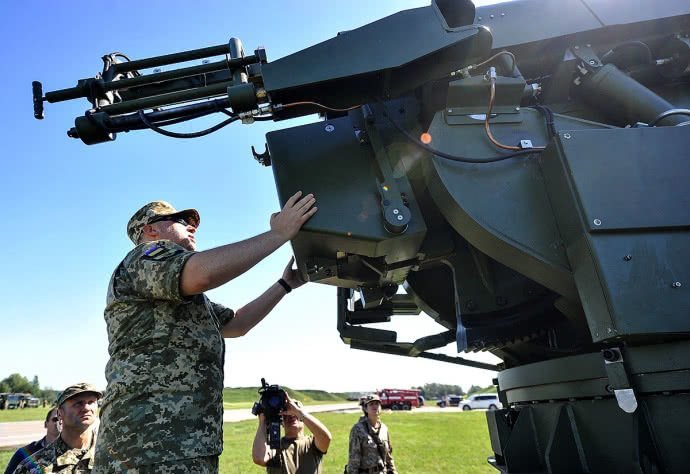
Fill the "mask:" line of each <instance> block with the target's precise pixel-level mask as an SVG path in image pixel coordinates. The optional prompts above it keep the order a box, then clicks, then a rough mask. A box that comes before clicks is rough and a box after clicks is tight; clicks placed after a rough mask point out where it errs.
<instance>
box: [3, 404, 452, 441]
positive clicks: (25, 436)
mask: <svg viewBox="0 0 690 474" xmlns="http://www.w3.org/2000/svg"><path fill="white" fill-rule="evenodd" d="M307 410H308V411H309V412H310V413H322V412H340V413H353V414H354V413H359V412H360V408H359V406H358V405H357V403H355V402H350V403H333V404H328V405H308V406H307ZM458 411H462V410H460V409H459V408H455V407H449V408H439V407H437V406H425V407H422V408H415V409H413V410H412V411H410V412H409V413H411V414H414V413H428V412H445V413H454V412H458ZM252 419H254V415H252V413H251V410H250V409H249V408H238V409H234V410H225V412H224V413H223V421H224V422H225V423H235V422H238V421H246V420H252ZM44 435H45V428H43V422H42V421H16V422H8V423H0V448H9V447H15V446H24V445H25V444H29V443H30V442H32V441H36V440H37V439H41V438H42V437H43V436H44Z"/></svg>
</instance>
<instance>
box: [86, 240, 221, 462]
mask: <svg viewBox="0 0 690 474" xmlns="http://www.w3.org/2000/svg"><path fill="white" fill-rule="evenodd" d="M192 255H194V252H190V251H187V250H185V249H184V248H182V247H180V246H179V245H177V244H175V243H173V242H170V241H167V240H159V241H155V242H147V243H143V244H140V245H138V246H137V247H135V248H134V250H132V251H131V252H130V253H129V254H127V256H126V257H125V258H124V260H123V261H122V262H121V263H120V265H119V266H118V267H117V269H116V270H115V272H114V273H113V276H112V278H111V280H110V285H109V288H108V299H107V306H106V309H105V321H106V324H107V327H108V341H109V346H108V352H109V353H110V360H109V361H108V364H107V366H106V378H107V380H108V386H107V389H106V393H105V397H104V403H103V406H102V408H101V427H100V432H99V442H98V446H97V448H96V469H95V472H116V471H126V470H128V469H130V468H132V467H134V466H142V465H148V464H154V463H162V462H172V461H175V460H178V459H184V458H195V457H203V456H213V455H217V454H220V452H221V451H222V449H223V393H222V392H223V363H224V358H225V342H224V340H223V336H222V327H223V326H224V325H225V324H226V323H227V322H228V321H230V320H231V319H232V317H233V312H232V311H231V310H229V309H228V308H225V307H224V306H221V305H219V304H215V303H212V302H211V301H209V299H208V298H207V297H206V296H205V295H203V294H200V295H195V296H192V297H184V296H182V295H181V294H180V275H181V273H182V268H183V267H184V265H185V263H186V262H187V260H188V259H189V258H190V257H191V256H192Z"/></svg>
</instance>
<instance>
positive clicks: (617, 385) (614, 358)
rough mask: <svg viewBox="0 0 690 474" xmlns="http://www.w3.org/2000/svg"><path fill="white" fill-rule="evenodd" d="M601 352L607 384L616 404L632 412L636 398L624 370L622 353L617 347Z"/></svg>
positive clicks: (635, 406)
mask: <svg viewBox="0 0 690 474" xmlns="http://www.w3.org/2000/svg"><path fill="white" fill-rule="evenodd" d="M601 353H602V355H603V356H604V367H605V368H606V375H607V377H608V379H609V386H610V387H611V390H613V393H614V395H615V396H616V401H617V402H618V406H619V407H620V409H621V410H623V411H624V412H626V413H634V412H635V410H637V398H636V397H635V392H634V391H633V389H632V385H631V383H630V379H629V378H628V373H627V371H626V370H625V364H624V360H623V353H622V352H621V350H620V349H619V348H617V347H611V348H608V349H604V350H602V351H601Z"/></svg>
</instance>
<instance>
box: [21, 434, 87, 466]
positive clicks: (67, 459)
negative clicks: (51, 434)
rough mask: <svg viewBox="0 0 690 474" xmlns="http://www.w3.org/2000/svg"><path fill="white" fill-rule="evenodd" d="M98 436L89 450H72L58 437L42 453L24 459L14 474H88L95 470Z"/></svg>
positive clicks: (38, 452)
mask: <svg viewBox="0 0 690 474" xmlns="http://www.w3.org/2000/svg"><path fill="white" fill-rule="evenodd" d="M95 445H96V435H95V433H94V435H93V437H92V439H91V446H90V447H89V448H88V449H72V448H70V447H69V446H67V444H66V443H65V442H64V441H63V440H62V437H58V439H56V440H55V441H53V442H52V443H50V444H49V445H48V446H46V447H45V448H43V449H41V450H40V451H37V452H35V453H34V454H32V455H31V456H29V457H28V458H26V459H24V460H23V461H22V462H21V464H19V466H17V469H15V470H14V474H48V473H53V474H58V473H59V474H67V473H69V474H88V473H90V472H91V469H93V462H94V447H95Z"/></svg>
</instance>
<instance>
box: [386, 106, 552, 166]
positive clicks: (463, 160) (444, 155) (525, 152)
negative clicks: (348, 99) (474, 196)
mask: <svg viewBox="0 0 690 474" xmlns="http://www.w3.org/2000/svg"><path fill="white" fill-rule="evenodd" d="M379 103H380V104H381V105H382V107H383V116H384V117H386V119H388V121H389V122H390V123H391V124H392V125H393V126H394V127H395V128H396V129H397V130H398V131H399V132H400V133H402V134H403V135H405V136H406V137H407V139H408V140H409V141H410V142H412V143H413V144H414V145H416V146H417V147H419V148H421V149H423V150H425V151H427V152H429V153H431V154H432V155H436V156H438V157H440V158H444V159H446V160H450V161H459V162H460V163H495V162H497V161H503V160H508V159H510V158H515V157H516V156H523V155H531V154H533V153H541V152H542V151H543V150H523V151H516V152H514V153H508V154H507V155H500V156H494V157H491V158H467V157H464V156H458V155H451V154H449V153H445V152H443V151H440V150H436V149H434V148H431V147H430V146H428V145H425V144H424V143H422V142H421V141H419V140H418V139H417V138H416V137H414V136H412V134H410V133H409V132H408V131H407V130H405V129H403V128H402V127H401V126H400V125H398V124H397V123H396V122H395V120H393V118H392V117H390V116H389V115H388V109H387V108H386V105H385V104H383V102H381V101H379Z"/></svg>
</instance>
